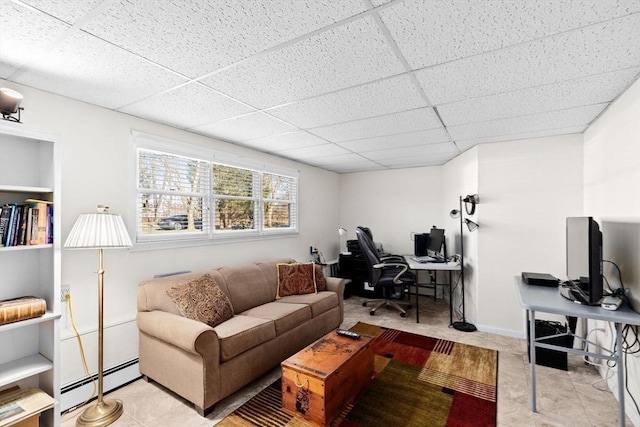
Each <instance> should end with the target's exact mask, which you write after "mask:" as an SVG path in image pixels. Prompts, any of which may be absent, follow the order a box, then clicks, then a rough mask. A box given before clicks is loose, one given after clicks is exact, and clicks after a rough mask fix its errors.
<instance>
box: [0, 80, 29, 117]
mask: <svg viewBox="0 0 640 427" xmlns="http://www.w3.org/2000/svg"><path fill="white" fill-rule="evenodd" d="M21 102H22V94H21V93H20V92H17V91H15V90H13V89H9V88H7V87H0V113H2V118H3V119H4V120H9V121H12V122H17V123H21V122H20V111H22V110H24V108H22V107H21V106H20V103H21ZM15 113H18V117H15V116H14V115H13V114H15Z"/></svg>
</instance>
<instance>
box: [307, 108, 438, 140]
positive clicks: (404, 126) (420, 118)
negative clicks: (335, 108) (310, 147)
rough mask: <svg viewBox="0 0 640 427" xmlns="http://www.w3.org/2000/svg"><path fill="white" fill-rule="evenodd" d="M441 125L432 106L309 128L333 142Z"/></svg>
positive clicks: (310, 130)
mask: <svg viewBox="0 0 640 427" xmlns="http://www.w3.org/2000/svg"><path fill="white" fill-rule="evenodd" d="M439 126H441V124H440V121H439V120H438V117H436V115H435V113H434V112H433V109H431V108H418V109H415V110H410V111H403V112H400V113H394V114H388V115H385V116H379V117H371V118H368V119H362V120H357V121H353V122H347V123H340V124H337V125H330V126H323V127H319V128H315V129H309V132H311V133H313V134H316V135H318V136H321V137H323V138H326V139H328V140H329V141H333V142H340V141H350V140H354V139H362V138H372V137H378V136H384V135H393V134H399V133H406V132H412V131H417V130H423V129H434V128H437V127H439Z"/></svg>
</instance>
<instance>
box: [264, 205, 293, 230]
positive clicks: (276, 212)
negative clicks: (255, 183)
mask: <svg viewBox="0 0 640 427" xmlns="http://www.w3.org/2000/svg"><path fill="white" fill-rule="evenodd" d="M290 208H291V205H289V203H274V202H264V228H288V227H291V209H290Z"/></svg>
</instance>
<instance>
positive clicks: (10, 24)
mask: <svg viewBox="0 0 640 427" xmlns="http://www.w3.org/2000/svg"><path fill="white" fill-rule="evenodd" d="M69 28H70V26H69V25H67V24H65V23H63V22H60V21H59V20H57V19H54V18H52V17H51V16H48V15H46V14H44V13H40V12H37V11H35V10H33V9H31V8H28V7H24V6H20V5H18V4H16V3H14V2H12V1H9V0H0V63H1V66H0V77H3V78H8V77H10V76H11V75H12V74H13V73H14V72H15V71H16V70H18V69H19V68H20V67H21V66H22V65H23V64H26V63H29V62H32V61H33V59H35V58H38V57H39V56H40V55H42V54H43V53H44V52H45V49H46V48H47V46H48V45H50V44H51V43H53V42H54V41H55V40H56V39H58V38H59V37H60V36H62V35H63V34H64V32H65V31H67V30H68V29H69Z"/></svg>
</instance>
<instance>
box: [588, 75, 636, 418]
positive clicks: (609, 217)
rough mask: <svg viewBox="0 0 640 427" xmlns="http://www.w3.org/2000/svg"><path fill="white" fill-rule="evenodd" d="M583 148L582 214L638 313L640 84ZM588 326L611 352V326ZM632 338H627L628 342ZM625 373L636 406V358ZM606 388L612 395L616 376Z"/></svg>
mask: <svg viewBox="0 0 640 427" xmlns="http://www.w3.org/2000/svg"><path fill="white" fill-rule="evenodd" d="M584 143H585V148H584V150H585V159H584V164H585V179H584V200H585V204H584V214H585V215H591V216H594V217H595V218H596V219H597V220H598V222H599V223H600V228H601V230H602V234H603V258H604V259H606V260H610V261H613V262H615V263H616V264H617V265H618V266H619V267H620V269H621V271H622V278H623V283H624V286H625V287H626V288H627V289H630V292H631V299H632V301H633V306H634V308H635V310H636V311H637V312H640V80H638V81H636V82H635V83H634V84H633V85H632V86H631V87H630V88H629V89H628V90H627V91H626V92H625V93H624V94H622V95H621V96H620V97H619V98H618V99H617V100H616V101H615V102H614V103H613V104H611V105H610V106H609V108H608V109H607V110H606V111H605V112H604V114H602V115H601V116H600V117H599V118H598V119H597V120H596V121H595V122H594V123H593V124H592V125H591V126H590V127H589V128H588V129H587V130H586V132H585V134H584ZM604 274H605V277H606V278H607V279H608V282H609V283H610V285H611V286H612V287H613V288H617V287H619V286H620V280H619V276H618V274H617V272H616V270H615V269H614V267H613V266H612V265H611V264H609V263H605V264H604ZM605 283H606V282H605ZM590 326H591V327H592V328H602V329H604V330H605V333H599V332H596V333H595V334H594V336H592V338H594V339H595V340H596V341H597V342H599V343H600V344H602V345H605V346H607V347H610V346H611V343H612V340H613V334H612V333H611V331H612V325H605V324H603V322H591V323H590ZM636 331H637V329H636ZM633 336H634V335H633V333H631V334H630V335H629V340H633ZM636 349H637V346H636ZM626 367H627V369H628V371H627V374H626V375H627V378H628V379H629V391H630V392H631V393H632V395H633V397H634V398H635V400H636V401H637V402H640V380H639V378H640V360H639V359H638V357H637V355H636V356H627V365H626ZM601 373H602V375H603V376H604V375H606V369H605V368H601ZM608 383H609V387H610V388H611V389H612V390H616V384H617V376H616V375H614V377H613V378H612V379H611V380H610V381H609V382H608ZM625 404H626V410H627V415H628V416H629V417H630V418H631V420H632V421H633V423H634V425H636V426H639V425H640V415H639V414H638V413H637V412H636V411H635V408H636V407H635V405H634V404H633V402H632V400H631V398H630V397H629V396H628V395H627V396H626V399H625Z"/></svg>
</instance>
